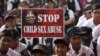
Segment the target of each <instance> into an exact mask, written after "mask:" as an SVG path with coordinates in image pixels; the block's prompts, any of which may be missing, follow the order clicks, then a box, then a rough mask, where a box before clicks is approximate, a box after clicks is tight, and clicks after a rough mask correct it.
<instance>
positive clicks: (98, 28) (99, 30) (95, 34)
mask: <svg viewBox="0 0 100 56" xmlns="http://www.w3.org/2000/svg"><path fill="white" fill-rule="evenodd" d="M92 36H93V40H95V39H97V38H98V37H99V36H100V24H99V25H98V26H96V27H95V28H94V29H93V31H92Z"/></svg>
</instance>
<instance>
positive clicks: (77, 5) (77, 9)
mask: <svg viewBox="0 0 100 56" xmlns="http://www.w3.org/2000/svg"><path fill="white" fill-rule="evenodd" d="M74 1H75V9H76V11H80V10H81V8H80V5H79V2H78V1H77V0H74Z"/></svg>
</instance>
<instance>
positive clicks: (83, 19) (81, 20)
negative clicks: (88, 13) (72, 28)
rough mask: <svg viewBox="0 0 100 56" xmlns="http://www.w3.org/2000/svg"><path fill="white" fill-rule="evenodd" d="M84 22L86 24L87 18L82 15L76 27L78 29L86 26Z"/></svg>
mask: <svg viewBox="0 0 100 56" xmlns="http://www.w3.org/2000/svg"><path fill="white" fill-rule="evenodd" d="M84 22H86V17H85V16H84V15H82V16H81V17H80V18H79V20H78V23H77V25H76V26H78V27H82V25H83V24H84Z"/></svg>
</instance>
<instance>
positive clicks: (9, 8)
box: [7, 2, 13, 11]
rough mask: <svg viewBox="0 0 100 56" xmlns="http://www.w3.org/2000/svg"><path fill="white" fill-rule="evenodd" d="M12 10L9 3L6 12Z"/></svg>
mask: <svg viewBox="0 0 100 56" xmlns="http://www.w3.org/2000/svg"><path fill="white" fill-rule="evenodd" d="M12 8H13V5H12V3H11V2H9V3H8V4H7V11H10V10H12Z"/></svg>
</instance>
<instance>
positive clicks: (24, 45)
mask: <svg viewBox="0 0 100 56" xmlns="http://www.w3.org/2000/svg"><path fill="white" fill-rule="evenodd" d="M26 48H27V45H26V44H24V43H21V42H19V45H18V47H17V48H16V49H15V51H16V52H18V53H20V52H21V51H23V50H25V49H26Z"/></svg>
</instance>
